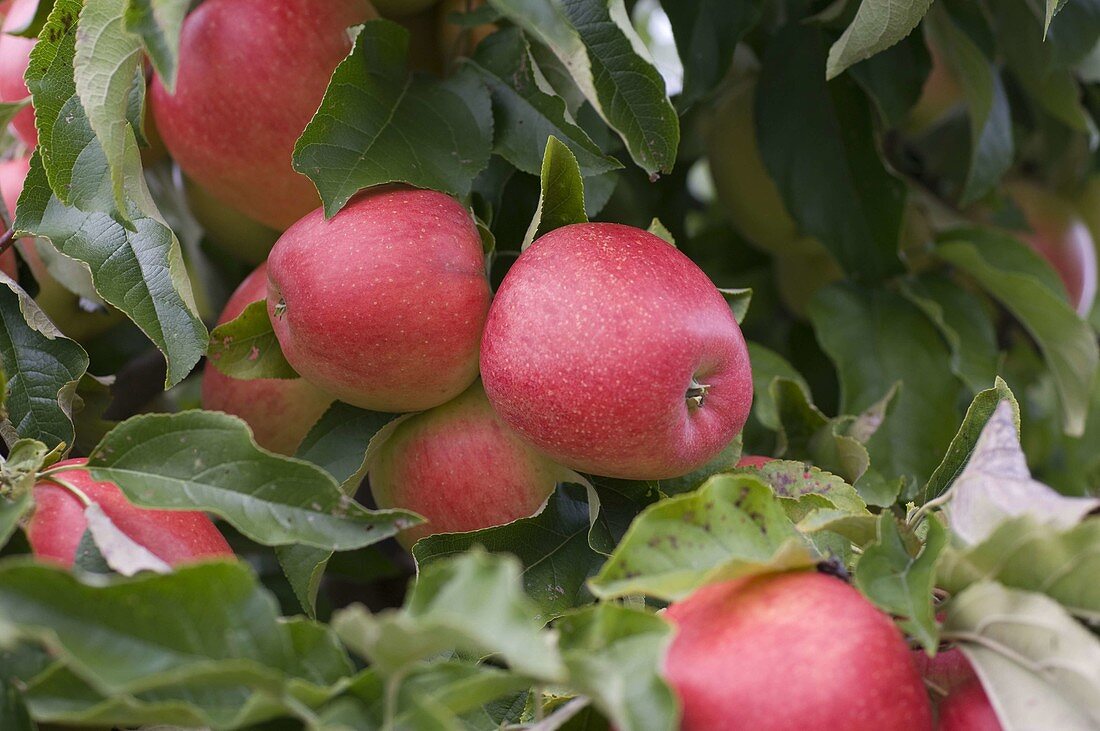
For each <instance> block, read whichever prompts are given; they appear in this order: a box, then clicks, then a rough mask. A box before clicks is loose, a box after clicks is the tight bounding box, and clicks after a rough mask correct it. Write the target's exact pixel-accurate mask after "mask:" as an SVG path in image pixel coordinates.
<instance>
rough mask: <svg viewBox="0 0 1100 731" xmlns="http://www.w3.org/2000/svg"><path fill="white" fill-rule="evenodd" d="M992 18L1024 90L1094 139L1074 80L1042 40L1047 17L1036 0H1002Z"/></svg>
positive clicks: (1045, 108)
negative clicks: (1044, 16) (1034, 0)
mask: <svg viewBox="0 0 1100 731" xmlns="http://www.w3.org/2000/svg"><path fill="white" fill-rule="evenodd" d="M992 18H993V22H994V25H995V27H996V30H997V37H998V39H999V40H1000V43H999V44H998V45H999V48H1000V50H1001V51H1002V52H1003V53H1004V57H1005V60H1006V61H1007V64H1008V68H1009V69H1010V70H1011V71H1012V73H1013V75H1014V76H1015V77H1016V79H1017V80H1018V81H1019V82H1020V85H1021V86H1022V87H1023V89H1024V92H1025V93H1026V94H1027V95H1028V96H1030V97H1031V99H1032V100H1034V101H1035V103H1036V104H1038V105H1039V106H1040V107H1041V108H1042V109H1043V110H1044V111H1046V113H1047V114H1049V115H1051V116H1052V117H1054V118H1055V119H1057V120H1059V121H1060V122H1062V123H1063V124H1065V125H1067V126H1068V127H1070V128H1071V129H1074V130H1076V131H1078V132H1083V133H1085V134H1087V135H1088V136H1089V137H1090V138H1091V139H1092V141H1093V142H1094V143H1095V141H1096V136H1097V128H1096V123H1095V122H1094V121H1093V119H1092V116H1091V115H1090V114H1089V112H1088V110H1087V109H1086V108H1085V106H1084V105H1083V104H1082V103H1081V91H1080V88H1079V87H1078V85H1077V80H1076V79H1075V78H1074V76H1073V73H1072V72H1071V71H1070V70H1069V69H1067V68H1065V67H1063V66H1060V65H1059V64H1057V63H1055V58H1054V55H1055V52H1054V51H1053V49H1052V48H1051V44H1049V43H1045V42H1044V34H1045V31H1044V28H1045V26H1046V25H1047V23H1048V22H1049V18H1047V19H1044V18H1043V11H1042V10H1041V9H1040V8H1039V7H1038V4H1036V5H1033V4H1032V3H1030V2H1028V1H1027V0H1005V1H1004V2H1002V3H1000V4H999V5H998V8H997V12H996V13H993V14H992Z"/></svg>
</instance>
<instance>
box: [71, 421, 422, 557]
mask: <svg viewBox="0 0 1100 731" xmlns="http://www.w3.org/2000/svg"><path fill="white" fill-rule="evenodd" d="M88 469H89V470H90V471H91V473H92V476H93V477H95V479H97V480H109V481H111V482H114V483H116V484H117V485H118V486H119V487H120V488H121V489H122V491H123V492H124V493H125V494H126V497H127V498H129V499H130V501H131V502H133V503H134V504H136V505H140V506H142V507H149V508H163V509H168V510H203V511H207V512H211V513H214V514H216V515H218V516H220V517H222V518H224V519H225V520H227V521H229V523H231V524H232V525H233V527H235V528H236V529H237V530H239V531H240V532H241V533H243V534H245V535H246V536H248V537H249V538H251V539H252V540H254V541H256V542H257V543H262V544H264V545H268V546H278V545H285V544H290V543H302V544H305V545H308V546H313V547H316V548H324V549H328V550H349V549H353V548H360V547H362V546H367V545H370V544H372V543H376V542H378V541H380V540H383V539H385V538H389V537H390V536H392V535H394V534H395V533H397V532H398V531H399V530H402V529H404V528H406V527H408V526H410V525H415V524H416V522H418V521H417V518H416V517H415V516H414V515H413V514H411V513H406V512H404V511H400V510H391V511H377V512H372V511H369V510H367V509H366V508H364V507H362V506H361V505H359V504H358V503H356V502H354V501H353V500H351V499H350V498H348V497H347V496H346V495H344V494H343V493H342V492H340V490H339V489H338V486H337V484H336V481H335V480H333V479H332V477H331V476H330V475H329V474H328V473H326V472H324V471H323V470H321V469H319V468H317V467H315V466H314V465H311V464H309V463H307V462H302V461H300V460H295V459H289V458H286V457H280V456H277V455H274V454H272V453H270V452H265V451H263V450H261V449H259V448H258V447H257V446H256V444H255V442H253V441H252V438H251V435H250V432H249V430H248V427H247V425H246V424H245V423H244V422H243V421H241V420H240V419H238V418H236V417H233V416H229V415H228V414H222V413H216V412H211V411H184V412H181V413H178V414H147V415H143V416H135V417H133V418H131V419H128V420H126V421H124V422H122V423H121V424H119V425H118V426H117V427H115V428H114V429H113V430H112V431H111V432H110V433H109V434H108V435H107V436H106V437H104V438H103V441H101V442H100V443H99V445H98V446H97V447H96V448H95V450H94V451H93V452H92V454H91V455H90V456H89V457H88Z"/></svg>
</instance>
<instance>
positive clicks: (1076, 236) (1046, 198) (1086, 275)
mask: <svg viewBox="0 0 1100 731" xmlns="http://www.w3.org/2000/svg"><path fill="white" fill-rule="evenodd" d="M1005 187H1006V189H1007V191H1008V193H1009V196H1010V197H1011V198H1012V200H1013V202H1015V203H1016V205H1017V206H1019V208H1020V210H1021V211H1022V212H1023V214H1024V217H1025V218H1026V219H1027V224H1028V226H1029V227H1030V229H1031V230H1030V231H1027V232H1023V233H1022V238H1023V240H1024V241H1025V242H1027V244H1028V245H1029V246H1031V248H1032V249H1034V250H1035V251H1036V252H1037V253H1038V254H1039V255H1040V256H1042V257H1043V258H1044V259H1046V260H1047V261H1048V262H1049V263H1050V265H1051V266H1052V267H1053V268H1054V270H1055V271H1056V272H1058V276H1059V278H1061V280H1062V283H1063V284H1064V285H1065V288H1066V292H1067V293H1068V295H1069V303H1070V305H1071V306H1072V307H1073V308H1074V309H1075V310H1077V313H1078V314H1079V315H1082V316H1085V315H1087V314H1088V313H1089V310H1091V309H1092V303H1093V300H1095V298H1096V285H1097V282H1096V278H1097V264H1096V248H1095V246H1094V245H1093V240H1092V235H1091V234H1090V233H1089V229H1088V226H1086V225H1085V222H1084V220H1082V218H1081V216H1080V215H1079V214H1078V213H1077V211H1076V209H1075V208H1074V206H1073V205H1072V204H1071V203H1070V202H1068V201H1065V200H1063V199H1062V198H1060V197H1059V196H1057V195H1055V194H1054V193H1051V192H1050V191H1047V190H1044V189H1043V188H1041V187H1039V186H1037V185H1034V184H1032V183H1029V182H1024V181H1021V180H1015V181H1011V182H1009V183H1006V186H1005Z"/></svg>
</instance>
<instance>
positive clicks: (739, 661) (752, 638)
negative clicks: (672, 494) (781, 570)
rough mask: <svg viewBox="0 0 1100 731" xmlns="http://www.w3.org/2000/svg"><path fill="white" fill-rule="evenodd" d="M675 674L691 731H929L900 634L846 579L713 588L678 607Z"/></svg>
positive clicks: (787, 577) (672, 652) (671, 668)
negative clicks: (835, 730) (807, 730)
mask: <svg viewBox="0 0 1100 731" xmlns="http://www.w3.org/2000/svg"><path fill="white" fill-rule="evenodd" d="M665 617H666V618H667V619H668V620H670V621H671V622H672V623H673V625H675V627H676V634H675V636H674V637H673V640H672V644H671V646H670V647H669V651H668V655H667V656H666V658H665V666H664V674H665V677H666V679H667V680H668V682H669V684H670V685H671V686H672V688H673V690H674V691H675V692H676V694H677V695H678V696H679V698H680V702H681V705H682V708H683V719H682V721H681V725H680V729H681V731H790V730H791V729H844V731H883V730H884V729H890V730H891V731H930V730H931V728H932V709H931V704H930V702H929V700H928V695H927V694H926V693H925V690H924V685H923V683H922V682H921V678H920V675H918V674H917V671H916V668H914V667H913V662H912V660H911V659H910V656H909V648H908V647H907V645H906V643H905V640H904V638H903V637H902V635H901V632H899V631H898V629H897V628H896V627H895V626H894V623H893V622H892V621H891V620H890V618H889V617H887V616H886V615H885V614H883V613H882V612H880V611H879V610H878V609H876V608H875V607H874V606H873V605H872V604H871V603H870V602H868V601H867V600H866V599H864V598H863V596H862V595H861V594H860V593H859V592H858V591H856V590H855V589H853V588H852V587H851V586H849V585H848V584H846V583H844V582H843V581H841V580H840V579H837V578H835V577H832V576H826V575H825V574H819V573H810V572H797V573H785V574H766V575H762V576H755V577H748V578H743V579H735V580H733V581H728V582H724V583H718V584H712V585H709V586H705V587H703V588H702V589H699V590H697V591H696V592H695V593H693V594H692V595H691V596H689V597H688V598H687V599H685V600H683V601H680V602H676V603H674V604H672V606H670V607H669V608H668V610H667V611H666V613H665Z"/></svg>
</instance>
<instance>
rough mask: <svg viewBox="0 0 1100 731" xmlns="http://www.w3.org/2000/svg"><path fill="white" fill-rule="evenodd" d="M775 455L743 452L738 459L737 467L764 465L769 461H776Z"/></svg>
mask: <svg viewBox="0 0 1100 731" xmlns="http://www.w3.org/2000/svg"><path fill="white" fill-rule="evenodd" d="M774 461H775V457H762V456H760V455H758V454H743V455H741V459H739V460H737V465H736V466H737V467H763V466H764V465H766V464H767V463H768V462H774Z"/></svg>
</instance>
